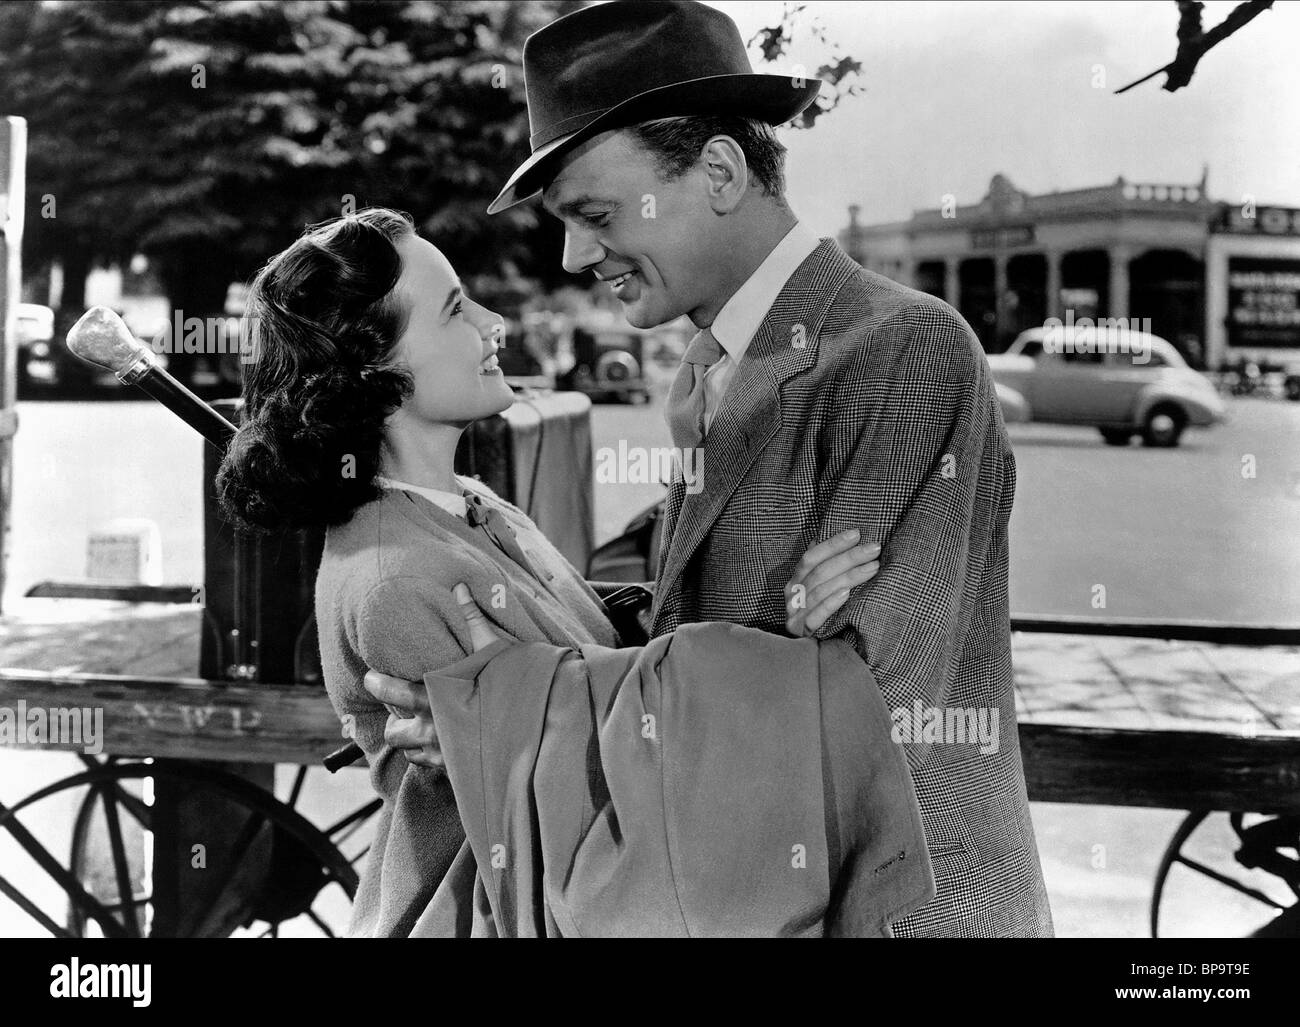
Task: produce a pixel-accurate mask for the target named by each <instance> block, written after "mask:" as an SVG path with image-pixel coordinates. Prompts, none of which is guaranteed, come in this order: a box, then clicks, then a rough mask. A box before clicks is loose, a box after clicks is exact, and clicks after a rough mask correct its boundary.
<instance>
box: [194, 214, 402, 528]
mask: <svg viewBox="0 0 1300 1027" xmlns="http://www.w3.org/2000/svg"><path fill="white" fill-rule="evenodd" d="M413 232H414V228H413V225H412V222H411V219H410V217H409V216H408V215H406V214H402V213H399V212H397V211H392V210H387V209H384V208H382V207H371V208H367V209H365V210H362V211H359V212H357V213H356V214H350V215H347V216H345V217H341V218H338V219H336V220H333V221H327V222H324V223H322V224H319V225H314V226H312V227H311V228H309V229H308V230H307V231H306V232H305V233H304V234H303V235H302V237H301V238H299V239H298V240H297V241H296V242H294V244H293V245H292V246H290V247H289V248H288V249H286V250H284V251H283V252H282V253H279V254H277V255H276V256H275V257H273V258H272V259H271V261H270V262H269V263H268V264H267V265H266V266H265V267H264V268H262V270H261V271H259V272H258V274H257V277H256V278H254V280H253V283H252V286H251V288H250V290H249V295H248V306H247V312H246V315H245V317H246V320H245V322H244V324H245V331H247V332H249V333H250V336H249V337H250V341H251V348H252V352H251V354H250V357H251V359H250V361H249V362H248V363H246V364H245V365H244V419H243V422H242V425H241V427H240V429H239V431H238V432H237V433H236V435H235V437H234V439H233V440H232V441H231V443H230V447H229V449H228V450H227V451H226V455H225V458H224V459H223V460H222V462H221V467H220V468H219V469H218V471H217V477H216V489H217V496H218V499H219V501H220V504H221V509H222V512H223V514H224V515H225V516H226V517H227V518H228V519H229V520H230V521H231V522H232V523H234V524H235V525H236V527H239V528H241V529H243V530H245V531H252V532H259V531H275V530H279V529H284V528H304V527H313V526H321V525H331V524H344V523H346V522H347V521H348V520H349V519H350V518H351V517H352V514H353V512H354V511H355V510H356V509H357V508H358V507H359V506H362V505H363V504H365V503H368V502H370V501H371V500H374V499H378V498H379V496H380V494H381V492H380V489H379V487H378V486H377V485H376V484H375V480H374V479H375V476H376V475H377V474H378V473H379V464H380V448H381V445H382V443H383V437H384V422H385V420H386V419H387V418H388V416H389V415H390V414H392V413H393V411H395V410H396V409H397V408H398V407H400V406H401V405H402V402H403V401H404V400H405V399H406V398H407V396H409V395H410V394H411V391H412V389H413V383H412V380H411V376H410V374H409V372H407V371H406V370H405V369H404V368H402V367H397V366H393V364H392V356H393V351H394V348H395V346H396V344H397V340H398V339H399V338H401V336H402V333H403V332H404V331H405V330H406V322H407V317H408V311H407V309H406V306H405V304H404V303H403V302H402V301H401V297H400V296H399V295H398V294H397V293H396V292H395V289H394V287H395V286H396V284H397V280H398V277H399V276H400V275H401V273H402V260H401V257H400V255H399V254H398V252H397V249H396V245H395V244H396V243H397V242H398V241H400V240H401V239H403V238H404V237H406V236H408V235H410V234H412V233H413Z"/></svg>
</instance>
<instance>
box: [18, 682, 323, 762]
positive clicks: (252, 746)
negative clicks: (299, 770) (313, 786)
mask: <svg viewBox="0 0 1300 1027" xmlns="http://www.w3.org/2000/svg"><path fill="white" fill-rule="evenodd" d="M20 701H21V702H25V703H26V706H27V708H28V709H32V708H35V707H43V708H46V709H58V708H71V707H80V708H84V707H92V708H98V709H102V710H103V735H104V737H103V739H102V744H103V751H104V752H105V753H112V754H114V755H117V756H157V757H171V758H176V759H191V760H200V759H202V760H228V761H233V762H240V763H303V764H308V765H319V764H320V761H321V760H322V759H323V758H324V757H325V756H326V755H328V754H329V753H331V752H333V751H334V750H335V749H337V748H338V747H339V746H340V745H342V744H343V741H342V739H341V738H340V735H341V730H340V726H339V720H338V717H337V716H335V714H334V710H333V707H331V706H330V702H329V698H328V697H327V696H326V695H325V691H324V689H322V688H320V687H319V686H315V685H278V684H277V685H269V684H261V683H258V684H251V685H246V684H236V683H229V682H224V681H209V680H203V679H200V678H182V679H177V678H143V677H140V678H137V677H126V676H124V675H115V674H47V673H41V672H38V671H23V670H7V669H6V670H0V706H5V707H9V708H10V709H16V708H17V706H18V703H19V702H20ZM16 747H18V748H48V749H63V750H69V751H79V750H80V749H81V748H82V747H81V746H79V745H77V744H76V743H72V742H70V743H66V744H45V745H39V746H36V745H16Z"/></svg>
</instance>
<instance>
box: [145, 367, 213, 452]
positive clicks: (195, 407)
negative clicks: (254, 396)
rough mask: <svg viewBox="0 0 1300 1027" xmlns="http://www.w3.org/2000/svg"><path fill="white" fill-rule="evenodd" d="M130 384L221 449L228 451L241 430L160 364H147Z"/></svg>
mask: <svg viewBox="0 0 1300 1027" xmlns="http://www.w3.org/2000/svg"><path fill="white" fill-rule="evenodd" d="M131 384H133V385H136V386H138V387H139V388H140V389H141V390H143V391H144V392H145V393H147V394H148V395H149V396H151V397H152V398H154V399H156V400H157V401H158V402H159V403H161V404H162V405H163V406H165V407H166V408H167V409H168V410H170V411H171V412H172V413H173V414H175V415H176V416H177V417H179V418H180V419H181V420H182V421H184V422H185V423H186V424H188V425H189V426H190V427H191V428H193V429H194V430H195V431H197V432H198V433H199V434H200V435H202V436H203V437H204V438H205V439H207V440H208V442H210V443H211V444H212V445H213V446H215V447H216V448H217V450H218V451H219V452H224V451H225V449H226V446H228V445H229V444H230V439H231V437H232V436H233V435H234V434H235V432H236V431H237V430H238V429H237V428H236V427H235V426H234V425H233V424H231V423H230V422H229V421H227V420H226V419H225V418H224V417H222V416H221V415H220V414H219V413H217V412H216V411H215V410H213V409H212V407H210V406H208V404H206V403H204V402H203V400H201V399H199V397H198V396H196V395H194V393H192V392H191V391H190V390H189V389H187V388H186V387H185V386H184V385H182V384H181V383H180V382H178V381H177V380H176V379H175V378H173V377H172V376H171V375H170V374H168V373H167V372H166V371H164V370H163V369H162V368H161V367H159V366H158V365H157V364H149V365H147V366H146V367H145V368H144V369H143V370H142V371H141V372H140V373H139V376H138V377H134V380H133V381H132V382H131Z"/></svg>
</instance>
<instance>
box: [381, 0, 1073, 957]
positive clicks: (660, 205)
mask: <svg viewBox="0 0 1300 1027" xmlns="http://www.w3.org/2000/svg"><path fill="white" fill-rule="evenodd" d="M524 71H525V79H526V85H527V90H528V104H529V118H530V126H531V128H532V130H533V131H532V137H531V144H532V149H533V153H532V156H531V157H530V158H529V159H528V160H527V161H525V162H524V164H523V165H522V166H521V167H520V168H519V169H517V170H516V171H515V172H514V174H513V175H512V176H511V177H510V179H509V181H508V183H507V185H506V187H505V188H504V189H503V191H502V193H501V195H500V196H498V197H497V199H496V200H495V201H494V202H493V204H492V205H491V207H490V208H489V213H495V212H497V211H500V210H503V209H505V208H506V207H508V206H511V205H513V204H515V203H519V202H523V201H524V200H526V199H529V198H530V197H531V196H533V195H534V194H536V193H537V192H538V191H539V190H540V191H542V202H543V205H544V206H545V208H546V210H547V211H548V212H550V213H551V214H553V215H555V216H557V217H559V218H560V219H561V220H562V221H563V223H564V228H565V242H564V255H563V263H564V266H565V268H566V269H567V270H568V271H570V272H573V273H575V274H578V273H585V272H587V271H591V272H593V273H594V274H595V275H596V276H597V277H598V278H600V279H601V280H603V281H607V282H609V283H610V285H611V288H612V289H613V291H614V294H615V295H616V296H617V297H618V299H619V300H620V301H621V303H622V304H623V307H624V311H625V313H626V315H627V319H628V321H629V322H630V323H631V324H632V325H634V326H637V327H642V328H648V327H651V326H653V325H658V324H663V323H665V322H668V321H671V320H673V319H675V318H677V317H679V316H681V315H683V314H685V315H687V316H689V317H690V319H691V321H692V322H693V323H694V324H695V325H696V326H697V327H698V328H700V329H701V332H700V333H699V335H697V336H696V338H695V340H693V341H692V343H691V346H690V347H689V348H688V350H687V353H686V355H685V358H684V362H683V365H682V367H681V369H680V370H679V373H678V378H677V380H676V382H675V383H674V385H673V390H672V393H671V395H670V397H669V405H668V411H667V414H668V419H669V422H670V425H671V427H672V428H673V434H674V444H675V445H676V446H678V447H680V448H682V449H688V448H694V447H698V446H702V447H703V451H704V455H705V456H706V457H707V460H706V461H705V463H704V473H703V488H702V490H701V491H699V492H698V494H696V493H693V492H690V491H688V490H687V488H686V484H685V482H684V481H682V480H678V481H675V482H674V483H673V484H672V485H671V486H670V489H669V494H668V499H667V506H666V514H665V527H664V536H663V547H662V552H661V556H662V559H661V563H660V569H659V577H658V581H657V583H656V587H655V599H654V606H653V610H652V628H651V634H652V635H653V636H655V637H658V636H661V635H664V634H666V633H668V632H672V631H673V630H674V629H676V628H677V627H679V626H681V625H685V624H691V623H697V622H702V621H730V622H733V623H736V624H740V625H744V626H748V627H756V628H761V629H764V630H767V631H771V632H777V633H780V632H783V631H784V630H786V629H787V627H788V625H787V609H786V601H787V600H786V597H785V596H784V595H783V594H782V583H784V582H786V581H787V580H788V579H790V578H791V573H792V571H795V570H797V566H796V565H797V563H798V560H799V557H800V555H801V554H802V553H803V551H804V550H805V549H807V547H808V545H809V544H811V543H812V542H815V541H817V540H819V539H827V538H830V537H832V536H834V535H836V534H837V533H839V532H842V531H844V530H845V529H849V528H860V529H861V540H862V543H863V544H867V545H869V544H872V543H878V544H880V545H881V546H882V547H883V552H882V555H881V570H880V572H879V574H878V575H877V576H876V577H875V578H874V579H872V580H871V581H870V582H868V583H865V584H863V585H860V586H858V587H856V588H854V589H853V591H852V593H851V595H850V596H849V599H848V601H847V602H846V603H845V604H844V605H843V606H842V607H841V608H840V610H839V611H838V612H837V613H836V614H835V615H834V616H833V617H831V618H830V620H828V621H827V622H826V623H825V624H823V625H822V626H821V627H820V628H819V629H818V630H817V631H816V632H815V637H817V638H819V639H829V638H833V637H837V638H840V639H843V640H845V641H847V642H849V643H850V644H851V645H853V647H854V648H855V649H856V651H857V653H858V654H859V655H860V656H861V658H862V659H863V661H865V663H866V664H867V665H868V667H869V668H870V669H871V671H872V673H873V675H874V676H875V678H876V680H877V682H878V684H879V686H880V690H881V692H882V694H883V695H884V698H885V701H886V703H887V705H888V707H889V708H890V709H891V710H892V711H894V713H893V716H894V720H895V724H896V734H895V741H898V742H899V743H900V744H905V745H906V754H907V759H908V765H909V769H910V770H911V773H912V778H913V782H914V784H915V788H916V793H917V800H918V803H919V805H920V811H921V815H922V820H923V823H924V827H925V835H926V840H927V843H928V848H929V854H930V858H931V861H932V865H933V870H934V877H935V881H936V883H937V891H938V893H937V895H936V896H935V898H934V899H933V900H932V901H931V902H929V903H927V904H926V905H925V906H923V907H922V908H921V909H919V910H918V911H916V912H915V913H913V914H911V915H909V916H907V917H905V918H903V919H901V920H899V921H898V922H897V923H895V924H894V925H893V928H894V933H896V934H897V935H899V936H922V935H929V936H1039V937H1041V936H1050V935H1051V933H1052V921H1051V914H1050V911H1049V908H1048V903H1047V896H1046V889H1045V887H1044V884H1043V878H1042V872H1041V869H1040V866H1039V860H1038V853H1037V849H1036V844H1035V840H1034V833H1033V827H1032V824H1031V821H1030V816H1029V807H1028V801H1027V798H1026V793H1025V782H1024V772H1023V769H1022V765H1021V760H1020V750H1019V743H1018V739H1017V735H1016V726H1015V706H1014V696H1013V690H1012V672H1011V654H1010V631H1009V614H1008V600H1007V563H1008V555H1007V522H1008V519H1009V517H1010V513H1011V505H1012V500H1013V497H1014V491H1015V462H1014V458H1013V456H1012V453H1011V449H1010V446H1009V443H1008V441H1007V438H1006V433H1005V430H1004V427H1003V423H1002V418H1001V414H1000V411H999V408H998V404H997V402H996V399H995V396H994V392H993V385H992V379H991V377H990V373H989V369H988V365H987V362H986V361H985V359H984V356H983V352H982V350H981V349H980V346H979V343H978V342H977V341H976V340H975V337H974V335H973V333H972V332H971V330H970V328H969V327H968V326H967V325H966V323H965V322H964V321H963V320H962V319H961V317H960V315H958V314H957V313H956V312H955V311H953V310H952V308H950V307H949V306H947V305H946V304H944V303H943V302H942V301H940V300H937V299H935V298H933V297H930V296H927V295H924V294H922V293H918V292H915V291H913V290H911V289H907V288H904V287H902V286H900V285H897V284H896V283H894V282H891V281H889V280H888V279H885V278H882V277H880V276H879V275H875V274H873V273H871V272H868V271H866V270H864V269H863V268H862V267H860V266H859V265H858V264H857V263H855V262H854V261H853V260H851V259H850V258H849V257H848V256H847V255H845V254H844V252H843V251H842V250H841V249H840V247H839V246H838V245H836V243H835V242H834V241H832V240H829V239H822V240H818V239H817V238H816V237H815V236H813V235H812V233H810V232H809V231H808V230H807V229H806V228H805V227H803V226H802V225H800V224H799V222H798V220H797V218H796V217H795V215H794V214H793V212H792V211H791V210H790V209H789V206H788V205H787V204H786V202H785V200H784V197H783V195H782V193H783V170H782V165H783V156H784V150H783V148H782V147H781V145H780V144H779V143H778V142H777V141H776V138H775V136H774V134H773V131H772V127H773V126H775V125H779V124H783V123H784V122H786V121H788V120H790V119H791V118H793V117H794V116H795V115H797V114H798V113H799V112H800V111H801V110H803V109H804V108H805V107H806V106H807V105H808V104H809V103H811V102H812V101H813V99H814V98H815V97H816V94H817V89H818V85H819V83H817V82H815V81H811V82H810V81H805V80H803V79H800V78H794V79H790V78H784V77H780V76H773V75H755V74H753V73H752V71H751V69H750V66H749V62H748V59H747V57H746V55H745V51H744V44H743V42H742V40H741V38H740V35H739V32H738V30H737V29H736V27H735V25H734V24H733V23H732V22H731V21H730V19H728V18H727V17H725V16H724V15H722V14H721V13H720V12H718V11H715V10H713V9H711V8H708V7H706V6H704V5H702V4H698V3H691V2H665V3H628V2H613V3H609V4H605V5H601V6H598V7H593V8H587V9H584V10H581V11H579V12H577V13H574V14H571V15H568V16H567V17H565V18H561V19H559V20H558V21H556V22H554V23H553V24H551V25H549V26H547V27H546V28H544V29H542V30H540V31H539V32H537V33H535V34H534V35H533V36H532V37H530V38H529V40H528V41H527V43H526V45H525V49H524ZM815 598H820V597H814V596H809V599H810V601H815ZM375 678H376V679H377V680H376V681H375V683H374V688H373V691H374V692H375V694H376V695H382V696H385V697H388V698H394V697H400V698H402V699H403V702H402V703H401V705H405V706H408V707H420V708H421V714H422V716H421V717H420V718H418V719H417V720H415V721H405V722H397V721H395V722H393V723H392V724H391V727H392V734H393V738H394V739H395V740H396V742H397V744H403V745H410V746H411V747H413V748H418V747H419V746H420V745H422V744H423V745H429V746H432V745H433V744H434V743H433V742H432V737H433V728H432V724H431V723H430V722H429V719H428V717H427V714H424V711H425V710H427V702H424V703H421V700H420V695H419V692H420V689H419V688H418V687H413V688H409V689H408V690H407V691H406V692H399V691H397V690H396V688H397V686H396V684H395V683H394V682H393V681H392V679H388V680H387V681H383V680H378V678H379V676H377V675H376V676H375ZM976 723H981V724H985V725H988V724H991V725H993V727H994V732H993V735H994V737H991V738H990V737H988V736H986V735H982V736H981V738H976V737H975V730H974V727H973V725H975V724H976ZM981 739H982V740H981Z"/></svg>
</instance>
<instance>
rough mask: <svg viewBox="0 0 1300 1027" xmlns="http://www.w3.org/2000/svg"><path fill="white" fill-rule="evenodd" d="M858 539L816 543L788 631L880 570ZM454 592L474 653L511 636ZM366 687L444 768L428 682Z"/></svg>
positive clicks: (419, 756)
mask: <svg viewBox="0 0 1300 1027" xmlns="http://www.w3.org/2000/svg"><path fill="white" fill-rule="evenodd" d="M857 541H858V534H857V532H856V530H849V531H845V532H842V533H841V534H839V535H836V536H834V537H833V538H830V539H827V540H826V541H825V542H821V543H819V544H817V545H815V546H813V547H812V548H811V549H809V550H808V552H807V553H805V554H804V557H803V559H802V560H800V561H799V565H798V566H797V567H796V568H795V573H794V576H793V577H791V579H790V581H789V582H788V583H787V585H786V588H785V595H786V612H787V614H788V619H787V620H786V629H787V630H788V631H789V632H790V634H791V635H793V636H795V637H796V638H799V637H803V636H805V635H810V634H812V632H814V631H816V630H817V629H818V628H820V627H821V626H822V624H823V623H825V621H826V620H827V618H829V617H831V616H832V615H833V614H834V613H835V612H836V611H837V610H839V608H840V607H841V606H843V605H844V603H845V601H846V600H847V599H848V596H849V593H850V591H851V590H852V589H853V588H854V587H855V586H857V585H860V584H862V583H863V582H866V581H869V580H870V579H871V578H872V577H874V576H875V574H876V572H877V571H878V570H879V569H880V560H879V557H880V547H879V546H878V545H868V546H859V545H858V544H857ZM452 591H453V594H454V595H455V597H456V602H457V603H458V604H459V606H460V610H461V613H462V614H463V615H464V617H465V623H466V626H467V627H468V629H469V636H470V641H471V643H472V644H473V647H474V651H475V652H479V651H480V650H483V649H486V648H487V647H488V646H490V645H492V644H493V643H495V642H497V641H499V640H500V639H502V638H505V637H507V636H504V635H502V634H501V633H500V632H499V631H497V629H496V628H495V627H493V625H492V623H491V622H490V621H489V620H488V619H487V617H485V616H484V615H483V611H482V610H480V609H479V608H478V607H477V606H476V605H475V604H474V600H473V598H472V597H471V596H470V593H469V589H468V588H466V587H465V585H463V584H460V585H457V586H456V587H455V588H454V589H453V590H452ZM438 669H439V668H437V667H430V668H429V670H438ZM365 688H366V691H367V692H369V693H370V694H371V695H372V696H374V698H375V699H377V700H379V702H381V703H383V704H384V705H386V706H387V707H388V711H389V717H388V723H387V724H386V725H385V727H384V741H386V742H387V743H388V744H389V745H391V746H392V747H393V748H394V749H401V750H402V751H403V752H404V753H405V755H406V758H407V760H408V761H409V762H410V763H412V764H414V765H416V766H420V767H441V766H443V759H442V751H441V749H440V748H439V745H438V732H437V729H436V727H435V726H434V723H433V716H432V714H431V713H430V711H429V697H428V695H426V694H425V691H424V684H423V682H420V681H407V680H404V679H402V678H396V677H392V676H391V675H388V674H380V673H379V672H378V671H375V670H368V671H367V672H366V676H365Z"/></svg>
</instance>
